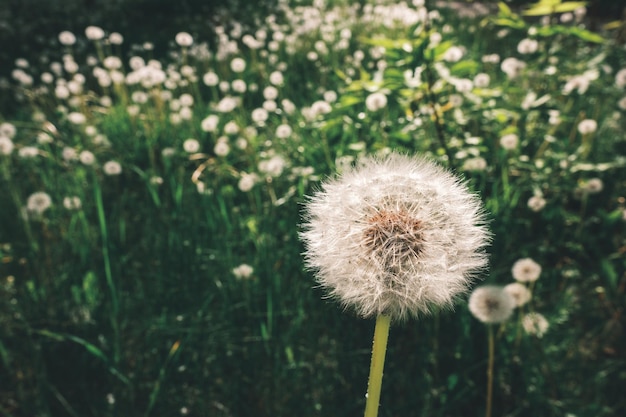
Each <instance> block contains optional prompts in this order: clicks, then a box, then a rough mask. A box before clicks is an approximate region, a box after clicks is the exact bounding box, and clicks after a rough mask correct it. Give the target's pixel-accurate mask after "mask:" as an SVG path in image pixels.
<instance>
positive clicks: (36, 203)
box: [26, 191, 52, 214]
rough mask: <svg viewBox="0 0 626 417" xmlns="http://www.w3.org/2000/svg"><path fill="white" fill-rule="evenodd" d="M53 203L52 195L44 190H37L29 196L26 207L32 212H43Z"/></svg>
mask: <svg viewBox="0 0 626 417" xmlns="http://www.w3.org/2000/svg"><path fill="white" fill-rule="evenodd" d="M51 205H52V199H51V198H50V196H49V195H48V194H47V193H45V192H43V191H37V192H34V193H32V194H31V195H30V196H29V197H28V201H27V202H26V209H27V210H28V211H29V212H31V213H35V214H42V213H43V212H44V211H46V210H48V208H50V206H51Z"/></svg>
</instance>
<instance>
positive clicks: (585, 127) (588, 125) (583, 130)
mask: <svg viewBox="0 0 626 417" xmlns="http://www.w3.org/2000/svg"><path fill="white" fill-rule="evenodd" d="M597 129H598V122H596V121H595V120H593V119H585V120H582V121H581V122H580V123H578V131H579V132H580V134H581V135H588V134H591V133H593V132H595V131H596V130H597Z"/></svg>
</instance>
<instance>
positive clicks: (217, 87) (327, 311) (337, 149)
mask: <svg viewBox="0 0 626 417" xmlns="http://www.w3.org/2000/svg"><path fill="white" fill-rule="evenodd" d="M583 3H584V2H561V1H552V2H543V4H544V5H546V4H547V5H548V6H546V7H548V8H547V11H546V8H545V7H543V8H541V7H534V6H533V5H532V4H531V2H524V1H511V2H503V3H500V4H498V3H497V2H484V3H481V4H476V3H474V2H446V1H440V2H434V1H426V2H422V1H414V2H391V1H384V0H381V1H362V2H350V1H342V0H335V1H331V0H328V1H297V0H282V1H279V0H275V1H274V0H267V1H258V2H248V1H243V0H241V1H228V2H224V1H217V0H208V1H196V0H187V1H186V0H179V1H176V2H172V1H160V0H111V1H99V0H91V1H78V0H64V1H43V0H39V1H35V0H22V1H18V0H4V1H2V2H1V3H0V62H1V63H2V65H1V66H0V124H1V126H0V174H1V177H0V219H1V221H0V415H4V416H12V417H21V416H24V417H31V416H118V415H119V416H171V415H189V416H270V415H271V416H292V415H298V416H322V415H323V416H331V415H332V416H358V415H362V412H363V408H364V403H365V397H364V395H365V390H366V386H367V375H368V371H369V359H370V349H371V339H372V332H373V326H374V323H373V322H372V321H370V320H362V319H360V318H358V317H356V316H355V315H354V314H353V313H352V312H351V311H342V310H341V308H339V306H338V305H337V304H336V303H335V302H333V301H332V300H329V299H327V297H326V296H325V294H324V293H323V292H322V291H320V290H319V289H318V288H316V285H315V281H314V277H313V274H312V273H311V272H310V271H306V270H305V269H304V267H303V260H302V256H301V254H302V251H303V247H302V245H301V243H300V242H299V240H298V231H299V224H300V223H301V212H302V205H303V204H304V203H305V201H306V196H307V195H310V194H311V192H312V191H313V190H315V188H316V187H317V186H318V184H319V181H320V180H323V179H324V178H325V177H327V176H329V175H334V174H335V173H336V172H341V171H342V170H343V169H347V168H346V167H347V166H349V165H350V164H352V163H354V161H355V160H357V159H358V157H359V156H360V155H364V154H374V153H378V152H382V153H385V152H389V150H391V149H396V150H401V151H404V152H409V153H416V154H423V155H427V156H428V157H430V158H431V159H434V160H436V161H438V162H439V163H440V164H442V165H444V166H446V167H448V168H450V169H451V170H453V171H454V172H455V173H456V174H458V175H459V176H460V177H462V178H463V179H464V180H465V181H467V183H468V186H469V187H470V188H471V189H472V190H473V191H474V192H476V193H478V194H479V195H480V196H481V198H482V199H483V201H484V204H485V207H486V210H487V212H488V213H489V214H488V216H489V219H490V228H491V230H492V232H493V234H494V241H493V244H492V245H491V246H490V248H489V254H490V270H489V272H488V273H485V274H483V276H482V280H483V282H484V283H489V284H494V285H502V286H504V285H508V284H511V283H513V282H515V279H514V277H513V274H512V268H513V265H514V264H515V263H516V262H517V261H519V260H520V259H528V258H530V259H532V260H533V261H534V262H536V263H537V264H538V265H539V266H540V267H541V275H540V277H539V279H538V280H536V281H534V282H522V285H524V286H525V287H526V289H527V290H528V291H529V292H530V293H531V294H532V299H531V300H530V301H528V302H527V303H525V304H524V305H520V306H518V308H517V309H516V311H515V313H514V315H513V317H512V318H511V319H510V320H509V321H507V322H506V323H503V324H502V325H498V326H497V327H495V328H494V330H495V332H496V333H495V334H496V365H495V383H494V386H495V388H494V399H493V403H494V415H502V416H526V415H540V416H569V417H572V416H578V417H583V416H619V415H622V413H623V412H624V410H626V400H625V399H624V396H623V392H624V390H623V386H624V383H625V382H626V362H625V360H626V335H625V333H624V331H625V330H626V328H625V318H624V306H625V292H626V261H625V257H624V254H625V253H626V235H625V233H626V171H625V167H626V136H625V135H624V128H626V98H625V97H626V92H625V87H626V72H624V68H626V52H625V49H624V41H625V40H626V36H625V33H626V29H625V28H626V26H625V23H624V20H623V9H624V7H625V6H626V4H625V2H624V1H611V2H608V1H600V0H597V1H591V2H588V3H585V4H583ZM89 26H95V27H96V29H98V28H101V29H102V33H101V35H102V37H100V33H99V32H98V30H93V29H92V30H88V31H87V32H86V28H87V27H89ZM64 31H69V32H71V33H72V34H73V35H74V36H75V38H76V40H75V42H67V39H68V38H67V35H66V36H65V37H60V36H59V34H61V33H62V32H64ZM181 33H182V35H181ZM115 34H119V35H121V37H122V39H121V42H119V41H120V39H119V37H118V38H117V39H116V36H115ZM189 42H190V43H189ZM620 71H621V72H620ZM44 74H47V75H44ZM381 96H382V98H381ZM381 100H382V101H381ZM381 102H382V103H383V105H380V103H381ZM377 103H378V104H377ZM477 285H480V283H477ZM544 323H545V325H546V326H547V328H544V327H542V326H543V325H544ZM486 335H487V331H486V327H485V325H484V324H482V323H480V322H479V321H478V320H476V319H475V318H474V317H472V316H471V314H470V313H469V311H468V309H467V302H466V297H465V298H463V299H461V300H459V302H458V304H457V307H456V309H455V311H444V312H439V313H436V314H434V315H433V316H432V317H424V318H423V319H422V320H418V321H409V322H406V323H398V324H395V325H394V326H393V327H392V329H391V334H390V340H389V348H388V352H387V362H386V366H385V377H384V381H383V392H382V401H381V408H380V415H381V416H417V415H420V416H459V415H463V416H481V415H484V413H485V396H486V389H485V387H486V364H487V339H486Z"/></svg>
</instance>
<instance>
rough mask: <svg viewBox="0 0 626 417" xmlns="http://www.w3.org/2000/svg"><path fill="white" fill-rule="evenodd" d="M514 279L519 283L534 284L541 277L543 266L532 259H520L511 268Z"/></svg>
mask: <svg viewBox="0 0 626 417" xmlns="http://www.w3.org/2000/svg"><path fill="white" fill-rule="evenodd" d="M511 273H512V274H513V278H514V279H515V280H516V281H519V282H534V281H537V280H538V279H539V275H541V265H539V264H538V263H537V262H535V261H533V260H532V259H530V258H523V259H519V260H518V261H516V262H515V263H514V264H513V268H511Z"/></svg>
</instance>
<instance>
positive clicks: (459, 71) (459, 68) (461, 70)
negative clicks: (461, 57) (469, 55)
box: [450, 60, 480, 77]
mask: <svg viewBox="0 0 626 417" xmlns="http://www.w3.org/2000/svg"><path fill="white" fill-rule="evenodd" d="M479 67H480V66H479V65H478V63H477V62H475V61H470V60H467V61H461V62H457V63H456V64H454V65H453V66H452V67H451V68H450V73H452V74H454V75H456V76H459V77H465V76H468V75H473V74H476V73H477V72H478V69H479Z"/></svg>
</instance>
